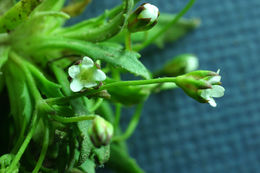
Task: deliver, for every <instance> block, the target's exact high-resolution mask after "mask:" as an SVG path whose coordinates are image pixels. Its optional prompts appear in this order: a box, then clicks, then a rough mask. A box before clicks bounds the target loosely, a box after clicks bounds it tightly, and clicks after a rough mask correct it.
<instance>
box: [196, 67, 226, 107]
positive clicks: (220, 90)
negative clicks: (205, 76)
mask: <svg viewBox="0 0 260 173" xmlns="http://www.w3.org/2000/svg"><path fill="white" fill-rule="evenodd" d="M219 72H220V70H218V71H217V74H219ZM220 80H221V76H213V77H211V78H210V79H209V80H208V82H209V83H210V84H212V88H209V89H204V90H202V92H201V94H200V96H201V97H202V98H204V99H206V100H207V101H208V103H209V104H210V105H211V106H212V107H216V106H217V103H216V102H215V100H214V98H213V97H216V98H218V97H222V96H224V92H225V88H224V87H222V86H220V85H214V84H217V83H220Z"/></svg>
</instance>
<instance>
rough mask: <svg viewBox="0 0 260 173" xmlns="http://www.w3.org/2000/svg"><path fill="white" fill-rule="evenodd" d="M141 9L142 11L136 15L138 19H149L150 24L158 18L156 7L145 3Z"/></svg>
mask: <svg viewBox="0 0 260 173" xmlns="http://www.w3.org/2000/svg"><path fill="white" fill-rule="evenodd" d="M143 7H144V10H143V11H142V12H141V13H140V14H139V15H138V17H137V18H138V19H147V18H150V22H151V23H152V22H154V21H155V20H157V18H158V16H159V9H158V8H157V7H156V6H154V5H152V4H149V3H145V4H144V5H143Z"/></svg>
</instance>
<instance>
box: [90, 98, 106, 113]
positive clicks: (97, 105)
mask: <svg viewBox="0 0 260 173" xmlns="http://www.w3.org/2000/svg"><path fill="white" fill-rule="evenodd" d="M103 100H104V99H103V98H98V100H97V101H96V103H95V105H94V106H93V107H92V108H91V109H90V110H89V112H95V111H96V110H97V109H98V108H99V106H100V105H101V104H102V102H103Z"/></svg>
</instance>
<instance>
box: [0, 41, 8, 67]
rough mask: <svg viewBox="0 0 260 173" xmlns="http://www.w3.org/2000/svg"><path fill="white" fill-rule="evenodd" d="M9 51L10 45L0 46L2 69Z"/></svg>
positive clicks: (0, 64)
mask: <svg viewBox="0 0 260 173" xmlns="http://www.w3.org/2000/svg"><path fill="white" fill-rule="evenodd" d="M8 53H9V47H6V46H0V71H1V68H2V66H3V65H4V64H5V62H6V61H7V59H8Z"/></svg>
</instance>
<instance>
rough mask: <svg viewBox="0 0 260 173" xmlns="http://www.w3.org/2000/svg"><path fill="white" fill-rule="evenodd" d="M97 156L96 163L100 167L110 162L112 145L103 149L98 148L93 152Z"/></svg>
mask: <svg viewBox="0 0 260 173" xmlns="http://www.w3.org/2000/svg"><path fill="white" fill-rule="evenodd" d="M93 152H94V153H95V155H96V157H95V162H96V163H97V164H98V165H103V164H104V163H105V162H107V161H108V159H109V157H110V145H107V146H104V147H101V148H96V149H94V151H93Z"/></svg>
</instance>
